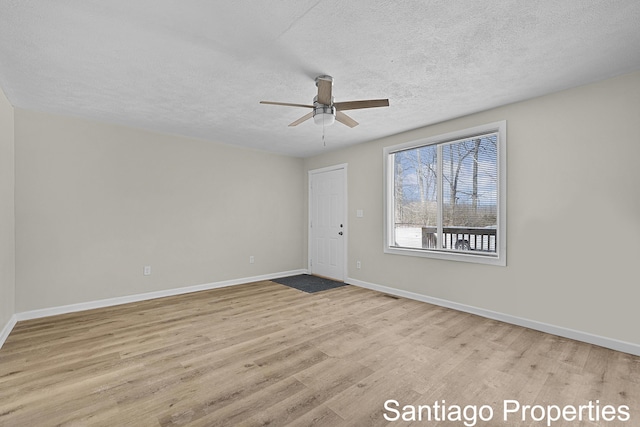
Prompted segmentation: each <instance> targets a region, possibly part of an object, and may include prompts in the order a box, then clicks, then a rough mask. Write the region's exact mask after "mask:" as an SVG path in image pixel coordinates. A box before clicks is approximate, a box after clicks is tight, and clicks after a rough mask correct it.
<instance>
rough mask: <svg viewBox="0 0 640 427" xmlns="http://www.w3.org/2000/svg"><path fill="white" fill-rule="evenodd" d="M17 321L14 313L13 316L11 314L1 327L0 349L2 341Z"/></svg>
mask: <svg viewBox="0 0 640 427" xmlns="http://www.w3.org/2000/svg"><path fill="white" fill-rule="evenodd" d="M17 321H18V318H17V317H16V315H15V314H14V315H13V316H11V319H9V321H8V322H7V324H6V325H4V328H2V331H0V349H1V348H2V346H3V345H4V342H5V341H6V340H7V337H9V334H10V333H11V331H12V330H13V327H14V326H16V322H17Z"/></svg>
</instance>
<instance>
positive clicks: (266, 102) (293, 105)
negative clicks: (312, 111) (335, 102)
mask: <svg viewBox="0 0 640 427" xmlns="http://www.w3.org/2000/svg"><path fill="white" fill-rule="evenodd" d="M260 104H269V105H284V106H285V107H303V108H313V105H307V104H291V103H290V102H273V101H260Z"/></svg>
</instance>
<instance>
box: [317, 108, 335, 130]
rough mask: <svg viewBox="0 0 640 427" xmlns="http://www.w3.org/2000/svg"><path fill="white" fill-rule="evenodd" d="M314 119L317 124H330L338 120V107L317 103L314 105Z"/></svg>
mask: <svg viewBox="0 0 640 427" xmlns="http://www.w3.org/2000/svg"><path fill="white" fill-rule="evenodd" d="M313 121H314V122H315V123H316V124H317V125H324V126H328V125H331V124H333V122H335V121H336V109H335V107H333V106H329V105H322V104H316V106H315V107H313Z"/></svg>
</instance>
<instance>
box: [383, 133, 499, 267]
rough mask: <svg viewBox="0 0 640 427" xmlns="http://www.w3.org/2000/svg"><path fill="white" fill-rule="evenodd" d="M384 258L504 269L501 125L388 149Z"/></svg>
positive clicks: (386, 159)
mask: <svg viewBox="0 0 640 427" xmlns="http://www.w3.org/2000/svg"><path fill="white" fill-rule="evenodd" d="M384 159H385V180H386V186H385V187H386V188H385V200H386V218H385V252H386V253H392V254H400V255H413V256H422V257H430V258H440V259H449V260H457V261H468V262H477V263H484V264H495V265H506V247H505V245H506V236H505V233H506V212H505V210H506V209H505V207H506V179H505V177H506V122H505V121H502V122H498V123H492V124H489V125H484V126H479V127H476V128H473V129H467V130H464V131H460V132H453V133H450V134H446V135H440V136H436V137H432V138H427V139H424V140H419V141H412V142H409V143H405V144H401V145H396V146H393V147H387V148H385V150H384Z"/></svg>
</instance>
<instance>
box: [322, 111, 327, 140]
mask: <svg viewBox="0 0 640 427" xmlns="http://www.w3.org/2000/svg"><path fill="white" fill-rule="evenodd" d="M324 116H325V115H324V114H323V115H322V145H323V146H325V147H326V146H327V141H325V140H324Z"/></svg>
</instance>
